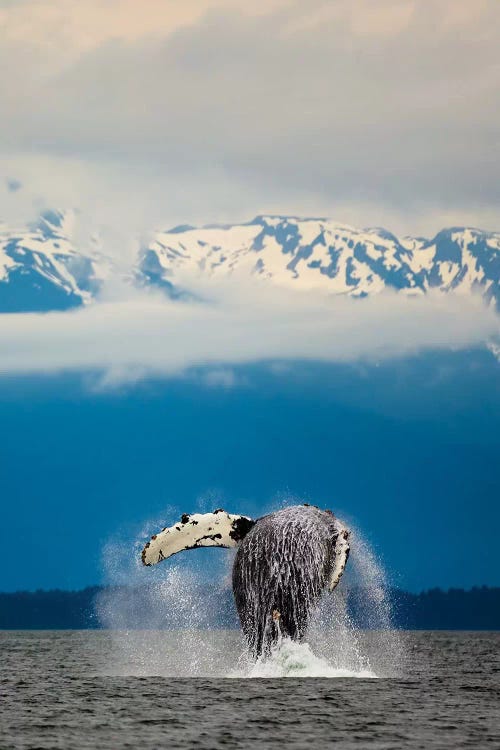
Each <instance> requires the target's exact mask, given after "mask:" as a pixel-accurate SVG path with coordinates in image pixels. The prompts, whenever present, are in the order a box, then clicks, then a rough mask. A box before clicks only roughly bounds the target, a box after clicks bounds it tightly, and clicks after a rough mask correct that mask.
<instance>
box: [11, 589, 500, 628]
mask: <svg viewBox="0 0 500 750" xmlns="http://www.w3.org/2000/svg"><path fill="white" fill-rule="evenodd" d="M196 596H198V600H197V599H196ZM196 596H195V597H194V601H195V602H196V601H198V605H195V606H194V607H193V609H192V610H189V611H186V609H185V607H184V608H183V607H180V608H176V607H174V606H173V602H172V600H170V601H164V600H162V598H161V597H159V596H158V591H157V589H154V588H148V587H141V588H128V587H121V588H119V587H115V588H105V587H99V586H93V587H89V588H86V589H83V590H81V591H60V590H53V591H33V592H31V591H30V592H28V591H20V592H15V593H0V629H20V630H36V629H41V630H43V629H88V628H103V627H121V628H161V627H166V628H182V627H189V625H191V626H193V627H210V628H214V627H225V628H233V627H238V619H237V616H236V611H235V608H234V603H233V600H232V594H231V592H230V591H229V590H224V591H221V590H220V589H215V588H213V589H211V590H207V588H205V589H204V590H203V591H200V592H198V594H197V595H196ZM386 598H387V601H388V603H389V604H390V610H391V613H392V617H391V620H392V623H393V625H394V626H395V627H398V628H406V629H417V630H499V629H500V588H488V587H486V586H483V587H475V588H472V589H470V590H468V591H465V590H463V589H450V590H448V591H442V590H441V589H431V590H430V591H424V592H422V593H420V594H412V593H409V592H405V591H401V590H398V589H391V590H390V591H388V592H387V595H386ZM347 601H348V607H349V612H350V615H351V618H352V620H353V621H354V622H355V623H356V624H357V625H359V626H360V627H365V628H370V627H380V626H381V625H382V623H381V622H380V621H379V620H378V619H377V615H376V613H375V614H374V611H373V608H372V607H371V605H370V600H369V597H366V596H364V594H363V590H362V589H353V590H351V591H350V592H349V593H348V596H347Z"/></svg>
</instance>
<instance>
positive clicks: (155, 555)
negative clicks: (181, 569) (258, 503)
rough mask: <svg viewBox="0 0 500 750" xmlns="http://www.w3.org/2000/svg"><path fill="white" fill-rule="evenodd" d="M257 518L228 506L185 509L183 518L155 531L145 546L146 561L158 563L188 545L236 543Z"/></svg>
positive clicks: (144, 555)
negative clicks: (205, 510)
mask: <svg viewBox="0 0 500 750" xmlns="http://www.w3.org/2000/svg"><path fill="white" fill-rule="evenodd" d="M254 523H255V521H253V520H252V519H251V518H247V516H238V515H233V514H232V513H226V511H225V510H221V509H219V510H215V511H214V512H213V513H193V514H192V515H188V514H187V513H185V514H184V515H183V516H181V520H180V521H179V522H178V523H176V524H174V525H173V526H170V527H169V528H164V529H163V531H160V532H159V533H158V534H153V536H152V537H151V540H150V541H149V542H148V543H147V544H146V546H145V547H144V549H143V550H142V562H143V564H144V565H155V564H156V563H159V562H161V561H162V560H166V559H167V557H171V556H172V555H175V554H176V553H177V552H182V550H185V549H196V548H197V547H236V545H237V544H238V543H239V542H240V541H241V540H242V539H243V538H244V537H245V536H246V535H247V533H248V532H249V531H250V529H251V528H252V526H253V525H254Z"/></svg>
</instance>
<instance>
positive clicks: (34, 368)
mask: <svg viewBox="0 0 500 750" xmlns="http://www.w3.org/2000/svg"><path fill="white" fill-rule="evenodd" d="M207 296H210V297H211V300H212V301H211V303H210V304H202V303H180V302H172V301H170V300H167V299H164V298H163V297H160V296H156V295H148V294H144V295H137V296H135V297H134V298H133V299H131V300H124V301H115V302H110V303H104V302H103V303H100V304H96V305H94V306H92V307H89V308H87V309H81V310H77V311H74V312H68V313H48V314H43V315H40V314H22V315H2V316H0V374H2V375H6V374H13V373H54V372H61V371H86V370H87V371H96V370H97V371H102V372H104V379H103V381H102V383H103V385H104V386H108V387H109V386H113V385H117V384H120V383H124V382H127V381H129V380H132V381H137V380H140V379H142V378H145V377H148V376H150V375H161V376H177V375H181V374H185V373H189V371H190V370H192V369H193V368H206V370H207V373H206V375H205V378H204V382H205V384H206V385H210V386H217V385H220V386H223V387H231V386H234V385H237V384H238V382H237V381H235V380H234V377H233V374H232V373H231V366H233V365H241V364H246V363H250V362H259V361H270V362H277V361H284V362H286V361H293V360H299V359H300V360H315V361H317V360H320V361H326V362H345V361H355V360H359V359H369V360H370V359H371V360H373V359H381V358H387V357H392V356H399V355H406V354H412V353H414V352H417V351H419V350H421V349H426V348H433V347H439V348H443V347H452V348H461V347H465V346H469V345H475V344H478V343H480V342H484V341H485V340H486V339H487V338H488V337H489V336H492V335H495V334H496V333H498V331H499V320H498V317H497V315H496V314H495V313H494V312H493V311H492V310H488V309H486V308H485V307H484V306H483V304H482V302H481V301H480V299H477V298H474V297H472V298H469V297H458V296H455V295H453V294H446V295H443V294H435V295H432V294H431V295H430V296H427V297H423V298H405V297H402V296H398V295H396V294H386V295H380V296H378V297H373V298H367V299H364V300H353V299H351V298H339V297H335V298H331V297H328V296H327V295H321V294H318V293H317V292H316V293H314V294H311V293H299V292H294V291H291V292H290V291H287V290H282V289H277V288H271V287H268V286H265V285H260V284H258V285H247V286H245V285H241V284H240V285H236V284H234V283H232V284H230V283H225V284H222V285H218V286H216V287H215V286H214V287H211V288H210V289H208V288H207V289H206V294H205V297H207Z"/></svg>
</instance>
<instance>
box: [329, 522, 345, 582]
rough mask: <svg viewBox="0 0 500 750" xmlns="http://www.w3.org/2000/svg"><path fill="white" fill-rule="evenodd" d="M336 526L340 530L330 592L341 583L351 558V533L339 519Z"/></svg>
mask: <svg viewBox="0 0 500 750" xmlns="http://www.w3.org/2000/svg"><path fill="white" fill-rule="evenodd" d="M335 524H336V526H337V529H338V536H337V541H336V543H335V562H334V565H333V570H332V573H331V576H330V581H329V582H328V590H329V591H333V589H334V588H335V586H336V585H337V583H338V582H339V581H340V578H341V576H342V573H343V572H344V570H345V566H346V564H347V558H348V557H349V550H350V545H349V531H348V530H347V529H346V527H345V526H344V524H343V523H341V522H340V521H339V520H338V518H336V519H335Z"/></svg>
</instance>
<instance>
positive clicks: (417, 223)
mask: <svg viewBox="0 0 500 750" xmlns="http://www.w3.org/2000/svg"><path fill="white" fill-rule="evenodd" d="M181 6H182V7H181ZM137 7H138V6H137V4H136V3H135V4H134V3H132V2H126V1H125V0H113V1H112V2H109V3H108V2H107V3H102V2H96V1H95V2H89V3H84V4H79V5H78V8H77V6H75V4H74V3H69V2H68V0H58V1H57V2H53V1H52V0H51V2H50V3H49V2H48V1H45V0H41V1H40V0H37V2H36V3H35V2H34V0H33V1H32V2H30V1H29V0H26V1H25V2H24V3H22V4H20V6H19V7H16V6H14V5H12V4H8V5H7V6H5V4H4V11H3V13H4V17H5V20H4V31H5V35H4V38H5V44H3V46H2V50H3V51H2V52H0V71H1V72H0V92H1V95H2V101H3V102H4V109H5V115H4V116H3V117H2V120H1V122H0V142H1V143H2V144H3V150H4V158H7V152H8V154H9V159H10V160H11V161H10V164H9V168H10V172H9V175H11V174H12V175H13V176H15V177H18V175H17V173H16V172H15V171H12V167H13V166H15V164H12V162H13V161H14V162H16V161H17V162H19V163H21V161H22V160H23V159H24V165H26V161H28V162H30V161H31V160H32V159H34V158H35V157H36V158H37V159H38V160H39V162H38V166H39V168H40V169H41V164H42V161H43V160H45V161H44V163H45V165H46V166H45V167H44V168H43V170H42V171H41V172H40V174H43V176H44V180H45V183H46V185H45V190H46V191H47V192H50V191H51V183H52V181H55V182H59V183H60V182H61V174H62V175H63V176H64V179H65V180H66V181H67V182H68V183H71V182H72V178H73V176H74V175H75V174H76V175H77V178H76V187H75V188H73V191H72V192H77V193H78V192H80V193H81V194H82V196H83V197H82V198H81V200H84V201H85V200H86V199H87V200H90V199H89V197H88V196H89V195H90V196H91V195H93V193H92V190H91V188H90V187H89V186H88V183H89V184H93V185H94V186H96V192H97V196H98V199H99V200H96V203H101V204H102V203H103V202H105V203H108V204H109V203H111V202H112V201H113V198H114V194H113V185H115V184H116V183H120V182H121V183H122V184H124V185H127V186H128V187H129V188H130V189H131V192H134V189H135V192H136V193H139V192H140V193H141V194H142V195H143V196H147V198H148V200H149V201H150V202H156V203H160V199H161V201H162V203H163V211H164V213H165V214H167V213H168V215H169V217H170V216H171V215H172V214H174V213H175V214H176V216H175V220H174V223H175V222H177V221H184V220H187V221H194V222H197V221H198V220H200V219H201V220H232V219H242V218H245V217H247V216H249V215H251V214H253V213H257V212H259V211H277V210H278V211H284V212H285V213H290V212H293V213H308V212H312V213H316V214H317V213H321V214H326V215H334V216H335V217H336V218H338V219H339V220H344V221H349V222H351V223H354V224H361V225H363V224H371V223H374V224H382V223H385V224H388V225H389V226H390V227H391V228H392V229H394V230H395V231H408V232H414V233H415V232H417V233H428V232H429V231H430V229H432V230H437V229H438V228H439V223H441V222H443V221H445V220H446V221H447V222H449V221H451V222H453V223H459V224H463V223H465V222H467V223H473V224H476V225H484V226H486V228H491V229H498V228H499V227H500V215H499V213H498V205H499V201H500V186H499V182H498V179H497V175H498V170H499V166H500V164H499V162H500V142H499V137H498V133H499V132H500V106H499V91H500V64H499V63H500V52H499V49H498V44H497V34H496V29H497V28H498V24H499V23H500V5H499V4H498V2H497V1H496V0H483V1H482V2H476V3H471V2H469V0H453V1H452V0H429V1H428V2H426V3H421V2H420V3H419V2H416V1H415V0H378V2H377V3H373V2H372V0H356V2H352V0H329V2H326V1H324V0H311V2H309V3H307V4H303V3H296V2H293V1H292V0H287V1H283V2H276V3H274V4H269V5H268V7H267V8H266V6H265V4H264V3H259V4H257V6H256V10H255V11H253V10H252V11H250V10H249V6H248V3H244V2H240V1H239V0H235V1H234V2H231V3H229V2H222V0H219V1H218V2H217V1H216V0H212V1H209V0H204V1H202V0H199V1H195V0H192V1H191V2H187V3H186V4H184V3H183V4H179V3H173V2H165V3H159V2H156V1H154V0H147V2H145V4H144V5H143V4H142V3H141V12H140V13H138V12H137ZM70 8H71V9H73V10H71V12H70ZM75 9H76V10H75ZM62 21H64V22H65V23H62ZM12 61H15V64H16V75H15V76H13V75H12V69H13V68H12ZM82 165H83V166H82ZM27 171H28V172H29V168H28V170H27ZM82 171H85V172H87V173H88V174H89V180H88V181H87V180H86V181H83V182H81V181H79V179H78V175H79V174H81V172H82ZM19 179H23V176H22V175H20V176H19ZM121 192H124V189H123V188H122V191H121ZM76 197H77V199H78V197H79V196H78V195H77V196H76ZM130 202H132V201H130ZM147 202H148V201H147V200H144V203H147ZM117 213H120V212H119V211H117ZM429 225H432V227H430V226H429Z"/></svg>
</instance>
